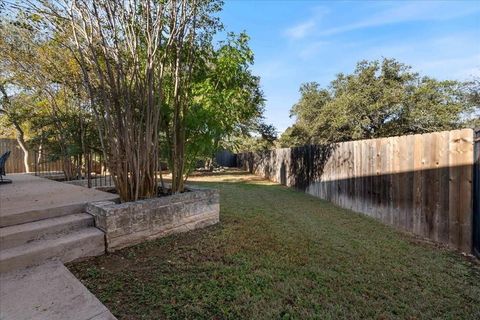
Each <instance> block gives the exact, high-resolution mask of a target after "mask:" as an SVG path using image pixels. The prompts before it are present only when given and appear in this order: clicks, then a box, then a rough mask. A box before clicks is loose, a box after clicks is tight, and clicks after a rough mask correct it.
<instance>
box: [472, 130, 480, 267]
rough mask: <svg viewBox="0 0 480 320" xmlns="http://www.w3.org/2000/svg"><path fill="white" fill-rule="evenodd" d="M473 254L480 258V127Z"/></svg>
mask: <svg viewBox="0 0 480 320" xmlns="http://www.w3.org/2000/svg"><path fill="white" fill-rule="evenodd" d="M473 157H474V158H473V221H472V226H473V230H472V231H473V232H472V233H473V241H472V244H473V250H472V251H473V254H474V255H476V256H477V257H479V258H480V128H478V129H476V130H475V133H474V146H473Z"/></svg>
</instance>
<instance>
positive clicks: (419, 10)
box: [318, 1, 480, 36]
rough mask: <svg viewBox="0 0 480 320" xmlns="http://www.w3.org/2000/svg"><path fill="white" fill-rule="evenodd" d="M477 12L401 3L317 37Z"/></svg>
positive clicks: (442, 4)
mask: <svg viewBox="0 0 480 320" xmlns="http://www.w3.org/2000/svg"><path fill="white" fill-rule="evenodd" d="M477 12H480V6H478V5H473V6H472V5H465V6H462V7H459V6H458V5H456V4H455V3H447V2H429V1H425V2H420V1H418V2H409V3H407V4H403V3H402V4H401V5H396V6H395V7H393V8H389V9H386V10H383V11H380V12H379V13H376V14H373V15H371V16H370V17H368V18H366V19H362V20H359V21H357V22H354V23H350V24H346V25H343V26H338V27H333V28H329V29H326V30H323V31H320V32H319V33H318V35H323V36H328V35H333V34H339V33H344V32H348V31H354V30H358V29H363V28H370V27H378V26H383V25H388V24H396V23H402V22H408V21H433V20H449V19H454V18H458V17H462V16H465V15H469V14H473V13H477Z"/></svg>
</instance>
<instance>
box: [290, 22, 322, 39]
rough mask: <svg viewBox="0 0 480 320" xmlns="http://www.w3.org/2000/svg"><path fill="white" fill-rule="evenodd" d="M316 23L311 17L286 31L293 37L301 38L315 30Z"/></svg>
mask: <svg viewBox="0 0 480 320" xmlns="http://www.w3.org/2000/svg"><path fill="white" fill-rule="evenodd" d="M315 25H316V23H315V21H314V20H313V19H311V20H308V21H305V22H303V23H301V24H298V25H296V26H293V27H291V28H288V29H287V30H286V31H285V34H286V35H287V36H288V37H289V38H292V39H301V38H304V37H305V36H307V35H308V34H309V33H310V32H311V31H313V30H314V29H315Z"/></svg>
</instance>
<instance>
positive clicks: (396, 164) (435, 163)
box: [238, 129, 474, 252]
mask: <svg viewBox="0 0 480 320" xmlns="http://www.w3.org/2000/svg"><path fill="white" fill-rule="evenodd" d="M473 158H474V156H473V130H471V129H463V130H453V131H445V132H435V133H429V134H422V135H410V136H401V137H392V138H380V139H372V140H360V141H352V142H343V143H338V144H334V145H332V146H305V147H300V148H284V149H277V150H272V151H268V152H264V153H258V154H253V153H243V154H239V155H238V162H239V165H240V166H242V167H243V168H244V169H247V170H249V171H251V172H253V173H256V174H259V175H262V176H264V177H266V178H268V179H271V180H273V181H276V182H279V183H282V184H284V185H287V186H291V187H295V188H297V189H300V190H303V191H305V192H307V193H309V194H312V195H314V196H317V197H320V198H322V199H325V200H329V201H331V202H333V203H335V204H337V205H339V206H342V207H344V208H348V209H351V210H354V211H357V212H361V213H364V214H366V215H369V216H372V217H375V218H377V219H379V220H381V221H383V222H384V223H386V224H390V225H393V226H396V227H398V228H400V229H403V230H406V231H409V232H413V233H415V234H417V235H420V236H422V237H425V238H429V239H432V240H434V241H438V242H443V243H446V244H449V245H450V246H452V247H455V248H458V249H460V250H462V251H464V252H470V251H471V248H472V206H473V200H472V198H473V195H472V179H473V169H472V168H473Z"/></svg>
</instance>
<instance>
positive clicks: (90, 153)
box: [86, 149, 92, 188]
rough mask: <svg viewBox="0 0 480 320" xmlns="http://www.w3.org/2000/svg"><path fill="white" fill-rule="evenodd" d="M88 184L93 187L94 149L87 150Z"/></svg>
mask: <svg viewBox="0 0 480 320" xmlns="http://www.w3.org/2000/svg"><path fill="white" fill-rule="evenodd" d="M86 156H87V186H88V187H89V188H91V187H92V150H90V149H89V150H88V151H87V154H86Z"/></svg>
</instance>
